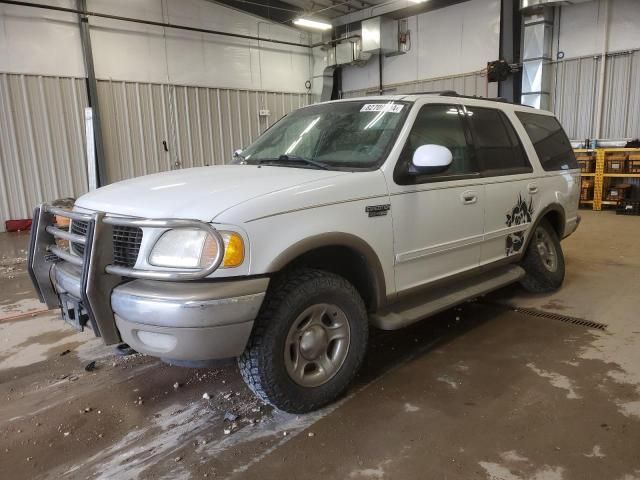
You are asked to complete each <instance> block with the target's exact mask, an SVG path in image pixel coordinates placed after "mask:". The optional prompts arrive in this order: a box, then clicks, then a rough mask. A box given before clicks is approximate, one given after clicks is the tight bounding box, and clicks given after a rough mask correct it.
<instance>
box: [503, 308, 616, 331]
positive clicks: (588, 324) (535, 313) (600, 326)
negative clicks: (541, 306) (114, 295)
mask: <svg viewBox="0 0 640 480" xmlns="http://www.w3.org/2000/svg"><path fill="white" fill-rule="evenodd" d="M509 308H510V309H511V310H513V311H514V312H519V313H524V314H525V315H531V316H532V317H541V318H550V319H551V320H560V321H561V322H565V323H570V324H572V325H578V326H579V327H585V328H594V329H596V330H606V329H607V326H606V325H605V324H604V323H598V322H592V321H591V320H585V319H584V318H576V317H570V316H568V315H560V314H558V313H550V312H544V311H541V310H536V309H534V308H517V307H509Z"/></svg>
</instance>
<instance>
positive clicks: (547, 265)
mask: <svg viewBox="0 0 640 480" xmlns="http://www.w3.org/2000/svg"><path fill="white" fill-rule="evenodd" d="M532 235H533V237H532V238H531V241H530V242H529V247H528V248H527V252H526V253H525V257H524V260H523V261H522V268H524V270H525V272H526V275H525V276H524V278H523V279H522V280H520V284H521V285H522V286H523V287H524V289H525V290H527V291H528V292H531V293H547V292H553V291H555V290H557V289H558V288H560V286H561V285H562V282H563V281H564V274H565V265H564V254H563V253H562V247H561V246H560V240H559V238H558V235H557V234H556V232H555V230H554V229H553V227H552V226H551V224H550V223H549V222H548V221H547V220H545V219H543V220H542V221H541V222H540V223H539V224H538V226H537V227H536V229H535V230H534V231H533V234H532Z"/></svg>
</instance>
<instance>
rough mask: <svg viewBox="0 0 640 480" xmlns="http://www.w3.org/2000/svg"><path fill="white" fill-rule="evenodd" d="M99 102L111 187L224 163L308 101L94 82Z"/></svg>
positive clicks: (284, 96) (297, 96)
mask: <svg viewBox="0 0 640 480" xmlns="http://www.w3.org/2000/svg"><path fill="white" fill-rule="evenodd" d="M98 97H99V101H100V107H101V114H102V123H103V129H104V138H105V150H106V151H105V154H106V159H107V177H108V179H109V181H110V182H115V181H118V180H122V179H125V178H130V177H134V176H139V175H146V174H149V173H154V172H159V171H163V170H168V169H170V168H177V167H182V168H188V167H195V166H203V165H213V164H222V163H227V162H229V161H230V160H231V158H232V155H233V151H234V150H235V149H237V148H242V147H244V146H247V145H248V144H249V143H251V142H252V141H253V140H254V139H255V138H256V137H257V136H258V135H260V133H261V132H263V131H264V130H265V129H266V128H268V127H269V126H270V125H271V124H272V123H273V122H274V121H276V120H278V119H279V118H281V117H282V116H283V115H285V114H287V113H289V112H291V111H293V110H295V109H297V108H300V107H302V106H305V105H307V104H308V103H309V102H310V96H309V95H308V94H303V93H278V92H259V91H249V90H230V89H219V88H205V87H187V86H174V85H158V84H148V83H134V82H115V81H99V82H98ZM260 110H269V113H270V115H269V116H266V117H261V116H259V111H260ZM163 142H166V149H165V145H164V143H163Z"/></svg>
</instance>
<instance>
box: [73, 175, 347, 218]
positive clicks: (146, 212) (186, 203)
mask: <svg viewBox="0 0 640 480" xmlns="http://www.w3.org/2000/svg"><path fill="white" fill-rule="evenodd" d="M346 173H347V172H337V171H327V170H313V169H307V168H290V167H275V166H266V165H263V166H256V165H218V166H212V167H200V168H188V169H184V170H174V171H170V172H164V173H157V174H153V175H147V176H144V177H138V178H132V179H130V180H124V181H122V182H118V183H114V184H111V185H108V186H106V187H102V188H99V189H97V190H95V191H93V192H89V193H87V194H86V195H83V196H82V197H80V198H79V199H78V200H77V201H76V206H78V207H80V208H84V209H89V210H94V211H102V212H107V213H113V214H117V215H126V216H134V217H147V218H188V219H194V220H202V221H205V222H209V221H211V220H212V219H213V218H214V217H216V216H217V215H219V214H220V213H222V212H224V211H225V210H227V209H229V208H231V207H233V206H235V205H238V204H240V203H243V202H245V201H247V200H251V199H255V198H258V197H261V196H263V195H267V194H269V193H273V192H277V191H280V190H283V189H287V188H291V187H295V186H298V185H302V184H308V183H313V182H319V181H323V180H327V179H329V178H332V177H336V176H341V175H345V174H346Z"/></svg>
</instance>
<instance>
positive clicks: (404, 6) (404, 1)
mask: <svg viewBox="0 0 640 480" xmlns="http://www.w3.org/2000/svg"><path fill="white" fill-rule="evenodd" d="M467 1H469V0H429V1H428V2H423V3H415V2H411V1H409V0H389V1H387V2H384V3H380V4H378V5H373V6H371V7H368V8H363V9H361V10H358V11H356V12H352V13H348V14H346V15H343V16H341V17H337V18H334V19H333V20H332V21H331V23H332V24H333V25H334V26H336V27H337V26H340V25H348V24H350V23H355V22H361V21H362V20H366V19H367V18H373V17H379V16H381V15H385V16H387V17H390V18H406V17H410V16H413V15H418V14H420V13H424V12H429V11H431V10H438V9H440V8H444V7H449V6H451V5H455V4H457V3H463V2H467Z"/></svg>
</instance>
